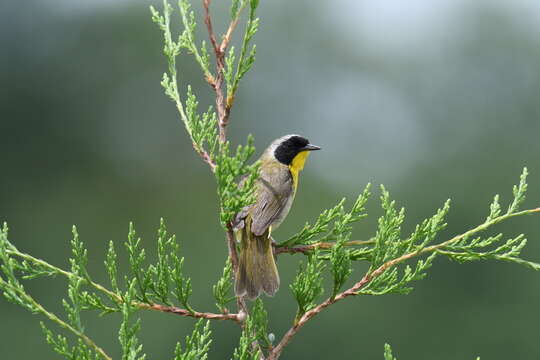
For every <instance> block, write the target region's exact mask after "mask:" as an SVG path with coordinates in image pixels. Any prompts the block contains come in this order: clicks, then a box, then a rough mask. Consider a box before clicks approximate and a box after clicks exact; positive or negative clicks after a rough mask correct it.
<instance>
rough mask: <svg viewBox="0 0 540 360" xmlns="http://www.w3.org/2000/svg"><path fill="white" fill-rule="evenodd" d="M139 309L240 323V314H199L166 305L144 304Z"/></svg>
mask: <svg viewBox="0 0 540 360" xmlns="http://www.w3.org/2000/svg"><path fill="white" fill-rule="evenodd" d="M138 307H139V308H140V309H151V310H156V311H161V312H166V313H172V314H176V315H180V316H188V317H193V318H197V319H201V318H203V319H208V320H233V321H236V322H240V320H239V317H238V314H215V313H209V312H198V311H193V312H191V311H189V310H186V309H182V308H178V307H175V306H166V305H160V304H143V303H139V304H138Z"/></svg>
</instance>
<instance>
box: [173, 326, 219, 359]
mask: <svg viewBox="0 0 540 360" xmlns="http://www.w3.org/2000/svg"><path fill="white" fill-rule="evenodd" d="M211 335H212V331H210V321H206V323H204V321H203V319H200V320H199V321H197V323H196V324H195V328H194V329H193V332H192V333H191V336H186V343H185V349H182V344H181V343H180V342H178V343H177V344H176V349H175V351H174V360H206V359H207V358H208V351H209V350H210V345H211V344H212V339H211V338H210V336H211Z"/></svg>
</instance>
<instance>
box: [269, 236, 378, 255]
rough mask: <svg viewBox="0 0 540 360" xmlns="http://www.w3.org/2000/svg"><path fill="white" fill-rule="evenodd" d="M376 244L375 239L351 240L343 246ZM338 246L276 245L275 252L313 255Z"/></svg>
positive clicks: (327, 243)
mask: <svg viewBox="0 0 540 360" xmlns="http://www.w3.org/2000/svg"><path fill="white" fill-rule="evenodd" d="M374 243H375V239H370V240H349V241H346V242H345V243H344V244H343V245H344V246H350V247H354V246H364V245H371V244H374ZM336 245H337V244H336V242H329V241H326V242H325V241H321V242H316V243H314V244H309V245H299V246H291V247H289V246H279V245H274V247H275V250H274V252H275V254H276V255H279V254H298V253H302V254H304V255H308V254H310V253H312V252H313V251H314V250H318V249H325V250H328V249H332V248H333V247H334V246H336Z"/></svg>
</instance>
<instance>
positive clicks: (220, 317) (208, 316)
mask: <svg viewBox="0 0 540 360" xmlns="http://www.w3.org/2000/svg"><path fill="white" fill-rule="evenodd" d="M7 253H8V254H9V255H13V256H17V257H20V258H22V259H25V260H27V261H31V262H33V263H35V264H39V265H40V266H42V267H45V268H47V269H49V270H50V271H51V272H53V273H55V274H59V275H63V276H65V277H67V278H70V279H71V278H74V279H77V280H82V281H83V282H84V283H86V284H88V285H89V286H91V287H93V288H94V289H96V290H98V291H100V292H102V293H104V294H106V295H107V296H109V298H111V300H113V301H114V302H116V303H117V304H123V303H124V299H123V298H122V297H121V296H119V295H118V294H116V293H114V292H113V291H111V290H109V289H107V288H105V287H104V286H102V285H100V284H98V283H95V282H93V281H90V280H88V279H86V278H84V277H80V276H78V275H76V274H74V273H72V272H69V271H66V270H63V269H61V268H59V267H56V266H54V265H51V264H49V263H47V262H46V261H43V260H41V259H38V258H35V257H33V256H31V255H29V254H25V253H21V252H19V250H17V249H15V248H13V249H10V250H8V251H7ZM131 305H132V306H134V307H137V308H139V309H142V310H155V311H161V312H168V313H174V314H177V315H181V316H188V317H194V318H205V319H213V320H233V321H236V322H242V321H243V319H244V318H245V315H241V314H240V315H239V314H230V313H229V314H215V313H210V312H198V311H193V312H192V311H189V310H186V309H182V308H179V307H175V306H166V305H161V304H154V303H151V304H147V303H143V302H137V301H133V302H132V303H131Z"/></svg>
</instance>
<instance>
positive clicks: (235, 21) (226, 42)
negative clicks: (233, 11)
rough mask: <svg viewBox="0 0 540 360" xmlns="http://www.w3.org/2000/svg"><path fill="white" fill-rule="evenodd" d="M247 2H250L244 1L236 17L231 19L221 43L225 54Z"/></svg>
mask: <svg viewBox="0 0 540 360" xmlns="http://www.w3.org/2000/svg"><path fill="white" fill-rule="evenodd" d="M247 3H248V2H247V1H246V2H244V5H242V7H241V8H240V9H239V10H238V14H237V15H236V18H234V19H233V20H232V21H231V23H230V25H229V28H228V29H227V32H226V33H225V35H224V36H223V40H222V41H221V45H220V46H219V51H220V52H221V53H223V54H224V53H225V51H226V50H227V46H229V42H230V41H231V36H232V33H233V32H234V29H236V26H237V25H238V21H239V20H240V14H241V13H242V10H244V8H245V7H246V5H247Z"/></svg>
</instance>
